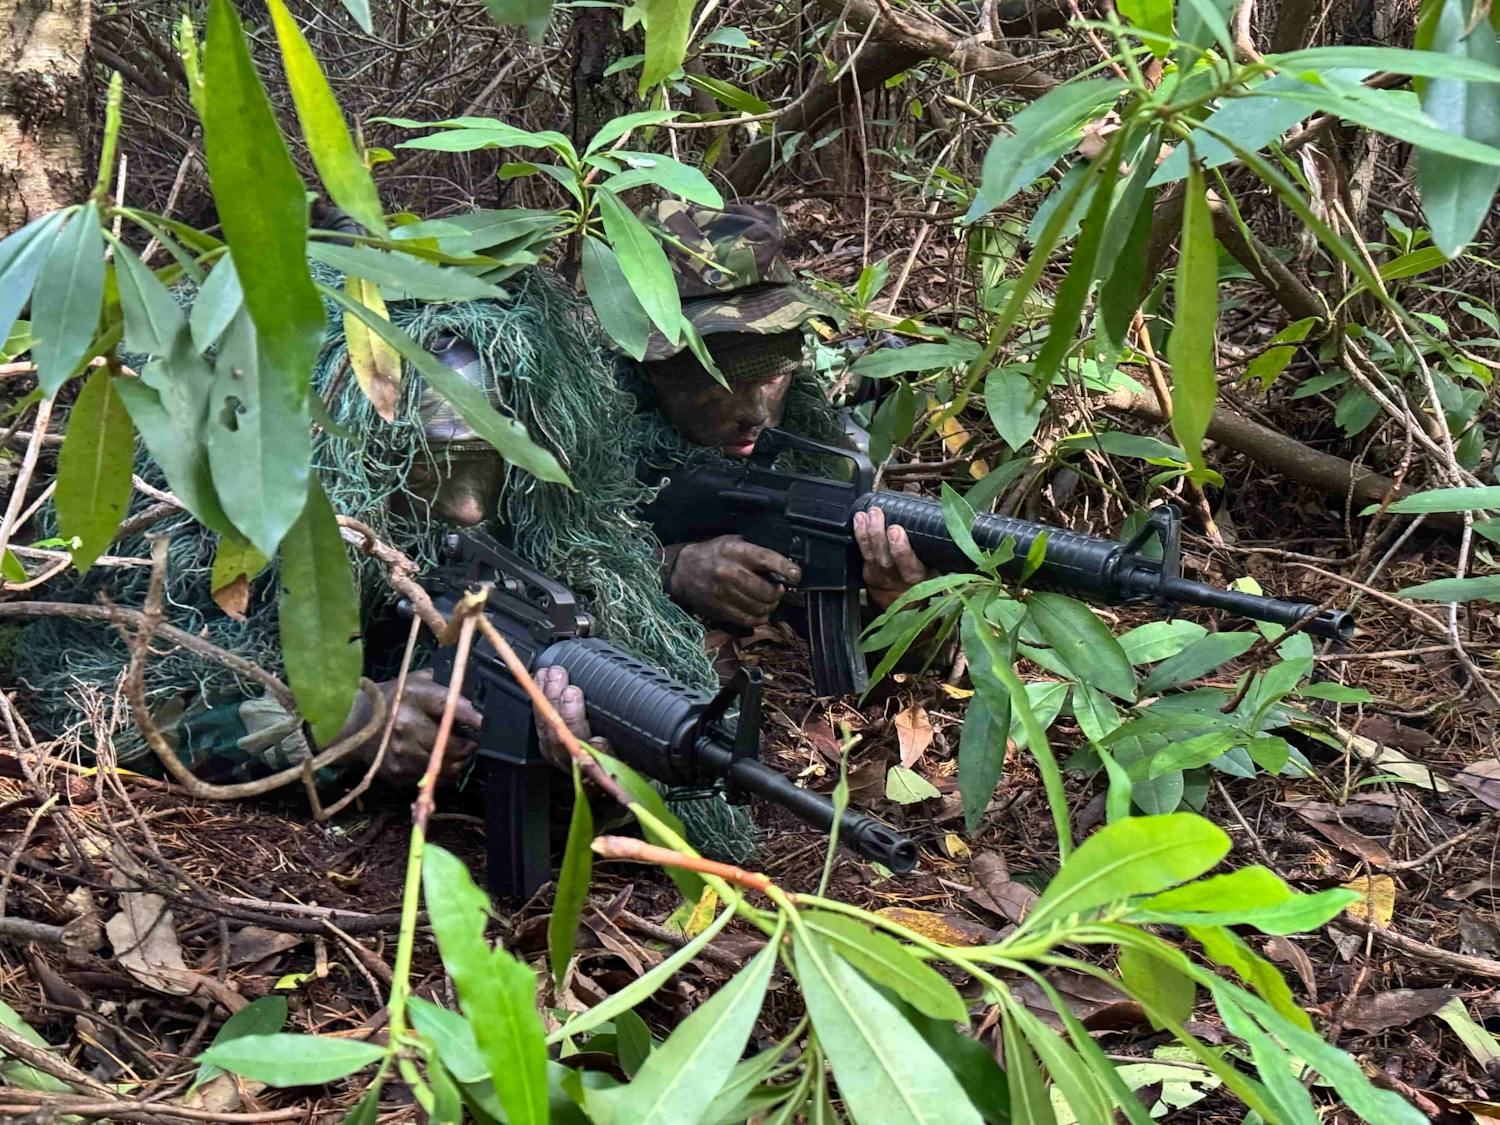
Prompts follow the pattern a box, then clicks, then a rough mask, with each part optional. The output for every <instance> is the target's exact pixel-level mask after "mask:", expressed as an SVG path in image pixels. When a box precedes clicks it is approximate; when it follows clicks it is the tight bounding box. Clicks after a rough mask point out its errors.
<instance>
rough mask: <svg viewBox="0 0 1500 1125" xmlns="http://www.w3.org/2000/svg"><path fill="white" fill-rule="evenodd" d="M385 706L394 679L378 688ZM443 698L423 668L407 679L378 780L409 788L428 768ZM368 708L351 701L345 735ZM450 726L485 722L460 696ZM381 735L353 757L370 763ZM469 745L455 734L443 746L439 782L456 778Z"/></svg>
mask: <svg viewBox="0 0 1500 1125" xmlns="http://www.w3.org/2000/svg"><path fill="white" fill-rule="evenodd" d="M380 690H381V692H382V694H384V696H385V702H386V707H387V708H389V707H390V706H391V704H392V703H393V702H394V701H395V698H396V681H395V680H386V681H385V682H384V683H382V684H381V685H380ZM447 698H448V687H447V685H446V684H440V683H438V682H437V681H436V680H434V679H433V678H432V670H431V669H428V668H424V669H422V670H421V671H419V672H413V673H411V675H409V676H407V677H406V690H405V691H403V692H402V694H401V706H400V707H398V708H396V722H395V725H394V726H393V727H392V729H391V741H390V744H389V745H388V746H387V747H386V750H385V757H383V758H382V759H381V760H380V770H379V772H378V774H377V776H378V777H379V778H380V780H381V781H386V782H390V783H392V784H396V785H402V784H412V783H414V782H416V781H417V779H418V778H420V777H421V776H422V774H423V773H424V772H425V771H426V769H427V758H428V756H429V755H430V754H431V753H432V746H433V743H434V742H436V741H437V732H438V722H439V721H440V720H441V719H442V717H443V704H444V703H445V702H446V700H447ZM369 717H370V716H369V705H368V704H367V703H365V702H364V694H363V693H361V694H360V695H359V696H357V697H356V698H355V704H354V709H353V710H352V711H351V712H350V714H349V720H348V722H346V723H345V724H344V730H345V732H349V731H356V730H358V729H359V728H360V727H362V726H364V725H365V723H366V722H367V721H368V720H369ZM453 719H454V724H455V727H468V728H470V729H472V730H476V731H477V730H478V729H479V727H480V726H481V725H482V723H483V722H484V719H483V717H482V716H481V715H480V714H479V712H478V710H477V709H475V707H474V705H473V704H472V703H470V702H469V701H468V700H467V699H465V698H463V697H462V696H460V697H459V700H458V707H457V709H456V710H455V711H454V713H453ZM383 734H384V731H376V732H375V734H374V735H373V736H371V737H370V738H369V739H368V740H367V741H366V742H365V744H364V745H362V746H361V747H360V748H359V750H358V753H359V755H360V757H362V758H363V759H364V760H365V761H367V762H373V761H374V760H375V755H376V754H377V753H378V752H379V750H380V740H381V737H382V735H383ZM474 745H475V744H474V741H473V740H472V739H470V738H465V737H463V736H461V735H459V734H458V733H457V731H456V730H455V731H454V732H453V733H452V734H451V735H450V736H449V738H448V748H447V750H446V751H445V752H444V754H443V780H444V781H452V780H453V779H454V778H456V777H457V776H458V774H459V772H460V771H461V770H462V769H463V767H464V765H465V764H466V763H467V762H468V760H469V758H470V757H471V756H472V755H473V753H474Z"/></svg>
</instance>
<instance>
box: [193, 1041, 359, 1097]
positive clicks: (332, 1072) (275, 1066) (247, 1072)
mask: <svg viewBox="0 0 1500 1125" xmlns="http://www.w3.org/2000/svg"><path fill="white" fill-rule="evenodd" d="M384 1054H385V1048H383V1047H379V1046H376V1045H375V1044H374V1043H361V1042H360V1041H359V1040H357V1039H329V1038H326V1037H324V1036H321V1035H293V1034H290V1033H288V1032H276V1033H273V1034H270V1035H240V1036H236V1037H235V1038H233V1039H230V1040H229V1041H228V1042H225V1043H219V1042H215V1043H214V1045H213V1046H212V1047H210V1048H209V1049H208V1050H206V1051H204V1052H203V1054H201V1055H199V1056H198V1061H199V1062H200V1063H205V1064H207V1065H209V1066H216V1067H218V1068H219V1069H221V1070H227V1071H229V1072H231V1073H233V1074H239V1075H243V1076H244V1077H246V1078H249V1079H251V1080H252V1081H255V1082H264V1083H265V1084H266V1085H267V1086H278V1087H285V1086H320V1085H322V1084H323V1083H324V1082H332V1081H333V1080H334V1079H336V1078H343V1077H344V1076H345V1075H347V1074H353V1073H354V1072H355V1071H356V1070H363V1069H364V1068H365V1067H367V1066H369V1065H370V1064H371V1063H374V1062H378V1061H379V1060H380V1058H381V1056H382V1055H384Z"/></svg>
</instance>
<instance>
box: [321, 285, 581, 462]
mask: <svg viewBox="0 0 1500 1125" xmlns="http://www.w3.org/2000/svg"><path fill="white" fill-rule="evenodd" d="M321 288H322V292H323V295H324V296H326V297H328V298H330V299H331V300H333V301H334V302H335V303H336V304H338V305H340V306H341V307H343V308H344V309H346V310H347V311H349V312H352V313H353V314H354V315H355V316H357V317H359V319H360V320H362V321H364V322H365V323H366V324H368V325H369V326H370V328H371V329H372V330H373V331H374V332H375V334H376V335H377V336H380V337H381V338H382V339H384V340H385V341H386V342H387V343H388V344H390V345H391V347H393V348H395V349H396V351H398V352H399V353H401V358H402V359H404V360H406V362H407V363H409V364H411V365H412V366H413V367H414V368H416V370H417V373H418V374H419V375H421V376H422V378H424V379H426V380H427V382H428V383H430V384H431V385H432V387H433V389H434V390H436V391H437V392H438V394H440V395H442V396H443V398H445V399H447V400H448V404H449V405H450V406H452V407H453V408H454V409H455V410H457V411H458V413H459V414H460V415H461V416H462V417H463V420H464V421H465V422H467V423H468V424H469V425H470V427H472V428H473V430H474V432H475V433H476V434H478V435H479V436H480V437H481V438H483V439H484V440H485V441H487V442H489V443H490V444H491V445H492V446H494V447H495V449H496V450H498V451H499V453H500V456H502V457H504V458H505V459H506V460H507V461H509V462H510V463H511V464H512V465H514V466H516V468H518V469H524V470H526V471H527V472H528V473H530V474H531V475H532V476H534V477H536V478H538V479H539V480H546V481H553V482H555V483H557V484H565V485H567V486H568V487H569V488H572V487H573V485H572V482H571V481H569V480H568V474H567V473H566V472H564V471H563V467H562V466H561V465H559V464H558V463H557V458H556V457H554V456H553V455H552V454H551V453H550V452H549V451H548V450H545V449H543V448H542V447H541V446H539V445H537V444H536V443H535V442H533V441H532V440H531V437H530V436H529V435H528V434H527V433H526V427H525V426H523V425H521V424H520V423H519V422H517V421H516V420H515V419H514V418H507V417H505V416H504V415H502V414H501V413H500V412H499V411H497V410H496V409H495V408H494V407H493V406H492V405H491V404H490V400H489V397H488V396H487V395H486V394H485V393H484V392H483V391H482V390H480V389H479V388H478V387H475V386H473V385H472V384H470V383H469V382H468V381H467V380H465V379H464V377H463V376H462V375H460V374H459V373H458V372H456V371H454V370H453V369H452V368H451V367H449V366H448V365H447V364H445V363H443V362H442V361H440V360H439V359H437V358H436V357H435V356H433V355H431V354H430V353H429V352H427V351H426V350H425V349H424V348H423V347H422V346H421V345H420V344H418V343H417V342H416V341H415V340H414V339H412V337H411V336H410V335H409V334H408V333H407V332H406V331H405V330H403V329H401V328H398V327H397V326H396V325H394V324H392V323H391V322H390V321H389V320H386V319H385V318H384V317H382V316H379V315H378V314H376V313H374V312H372V311H371V310H370V309H367V308H366V307H365V306H364V305H362V304H360V303H359V302H358V301H351V300H350V299H349V297H348V295H347V294H345V293H342V292H340V291H339V290H337V289H330V288H327V287H326V286H325V287H321Z"/></svg>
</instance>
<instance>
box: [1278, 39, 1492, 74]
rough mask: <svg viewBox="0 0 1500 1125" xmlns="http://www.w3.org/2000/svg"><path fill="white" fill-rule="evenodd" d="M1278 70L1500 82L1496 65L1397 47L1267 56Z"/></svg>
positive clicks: (1317, 49)
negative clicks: (1341, 70)
mask: <svg viewBox="0 0 1500 1125" xmlns="http://www.w3.org/2000/svg"><path fill="white" fill-rule="evenodd" d="M1266 62H1267V63H1269V64H1270V65H1272V66H1274V67H1276V68H1277V69H1278V70H1289V71H1325V70H1330V69H1336V68H1340V67H1353V68H1356V69H1362V70H1366V71H1375V70H1384V71H1388V72H1390V73H1391V74H1410V75H1413V76H1415V77H1419V78H1453V79H1457V80H1461V81H1465V82H1500V64H1495V63H1491V62H1488V61H1486V60H1485V59H1480V58H1474V57H1472V56H1468V57H1466V56H1464V55H1445V54H1442V53H1440V52H1439V51H1436V50H1433V51H1409V50H1405V49H1403V48H1397V47H1309V48H1307V49H1305V50H1301V51H1290V52H1288V53H1287V54H1284V55H1267V56H1266Z"/></svg>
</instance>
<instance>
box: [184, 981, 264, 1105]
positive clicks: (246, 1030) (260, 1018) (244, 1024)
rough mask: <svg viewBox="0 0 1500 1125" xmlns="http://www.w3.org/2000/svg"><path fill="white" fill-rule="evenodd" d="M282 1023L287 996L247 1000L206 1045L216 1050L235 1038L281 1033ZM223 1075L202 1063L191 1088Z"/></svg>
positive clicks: (214, 1067)
mask: <svg viewBox="0 0 1500 1125" xmlns="http://www.w3.org/2000/svg"><path fill="white" fill-rule="evenodd" d="M284 1023H286V997H285V996H262V997H261V998H260V999H259V1000H252V1001H250V1003H248V1004H246V1005H245V1006H244V1007H243V1008H241V1009H240V1010H239V1011H238V1012H235V1013H234V1014H233V1015H232V1016H230V1017H229V1018H228V1019H227V1020H225V1021H224V1026H223V1027H221V1028H219V1033H218V1034H217V1035H215V1036H214V1041H213V1042H212V1043H210V1044H209V1046H210V1047H217V1046H218V1045H219V1044H221V1043H228V1042H229V1041H230V1040H231V1039H238V1038H240V1037H241V1036H244V1035H271V1034H274V1033H275V1032H278V1031H280V1030H281V1025H282V1024H284ZM223 1073H224V1072H223V1070H221V1069H220V1068H219V1067H216V1066H210V1065H208V1064H207V1063H205V1064H203V1065H201V1066H199V1067H198V1073H197V1074H196V1075H194V1076H193V1086H192V1088H196V1087H198V1086H201V1085H203V1083H205V1082H207V1081H209V1080H210V1079H212V1078H216V1077H218V1076H219V1075H220V1074H223Z"/></svg>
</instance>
